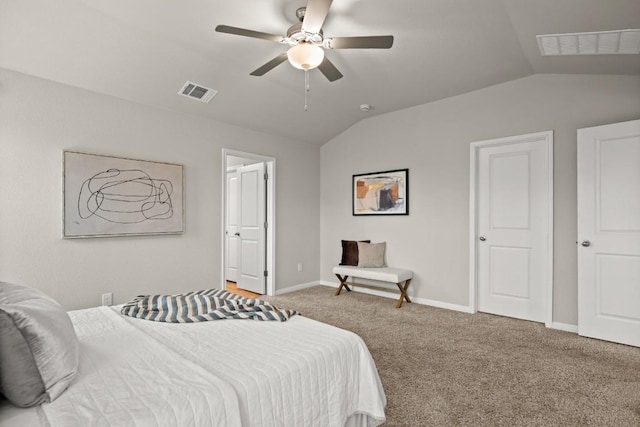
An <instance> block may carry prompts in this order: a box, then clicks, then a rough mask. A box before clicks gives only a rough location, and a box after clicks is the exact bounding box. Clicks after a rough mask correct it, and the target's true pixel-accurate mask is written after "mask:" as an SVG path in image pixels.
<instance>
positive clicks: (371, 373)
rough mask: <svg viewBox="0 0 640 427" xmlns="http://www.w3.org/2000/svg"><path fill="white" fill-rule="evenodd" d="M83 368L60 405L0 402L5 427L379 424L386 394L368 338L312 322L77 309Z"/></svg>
mask: <svg viewBox="0 0 640 427" xmlns="http://www.w3.org/2000/svg"><path fill="white" fill-rule="evenodd" d="M69 314H70V316H71V319H72V321H73V323H74V327H75V328H76V332H77V334H78V338H79V340H80V343H81V362H80V374H79V376H78V378H77V379H76V380H75V381H74V383H73V384H72V385H71V386H70V387H69V389H68V390H67V391H66V392H65V393H63V394H62V395H61V396H60V397H59V398H58V399H57V400H55V401H54V402H52V403H48V404H43V405H41V406H40V407H37V408H29V409H18V408H15V407H12V406H11V405H9V404H7V403H6V401H5V402H3V403H2V404H0V425H2V426H5V425H6V426H11V425H50V426H52V427H56V426H65V427H66V426H87V425H92V426H230V427H232V426H251V427H253V426H256V427H260V426H264V427H269V426H271V427H287V426H291V427H300V426H322V427H327V426H340V427H342V426H345V425H348V426H355V425H359V426H369V427H373V426H377V425H379V424H382V423H383V422H384V420H385V415H384V408H385V406H386V399H385V395H384V391H383V389H382V385H381V383H380V379H379V377H378V373H377V370H376V367H375V364H374V362H373V359H372V358H371V355H370V353H369V351H368V349H367V347H366V345H365V344H364V342H363V341H362V339H360V337H358V336H357V335H355V334H353V333H351V332H349V331H345V330H342V329H338V328H335V327H332V326H329V325H326V324H323V323H320V322H316V321H313V320H311V319H308V318H305V317H302V316H294V317H292V318H291V319H290V320H288V321H287V322H256V321H251V320H220V321H209V322H200V323H192V324H169V323H160V322H152V321H146V320H140V319H135V318H129V317H125V316H122V315H120V314H119V312H118V311H117V309H116V308H111V307H96V308H92V309H87V310H79V311H74V312H70V313H69Z"/></svg>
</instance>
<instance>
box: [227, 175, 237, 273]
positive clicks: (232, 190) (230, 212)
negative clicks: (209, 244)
mask: <svg viewBox="0 0 640 427" xmlns="http://www.w3.org/2000/svg"><path fill="white" fill-rule="evenodd" d="M225 215H226V216H227V218H226V230H225V238H226V239H227V244H226V246H225V248H226V262H225V266H226V271H225V279H226V280H227V281H230V282H237V281H238V248H239V245H238V235H239V234H240V231H239V224H238V217H239V215H238V173H237V172H236V171H233V172H227V200H226V212H225Z"/></svg>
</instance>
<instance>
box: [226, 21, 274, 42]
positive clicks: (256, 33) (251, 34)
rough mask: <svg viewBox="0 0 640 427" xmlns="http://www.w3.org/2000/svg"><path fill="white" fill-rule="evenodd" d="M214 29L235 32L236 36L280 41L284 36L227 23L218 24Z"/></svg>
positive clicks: (229, 32) (228, 32)
mask: <svg viewBox="0 0 640 427" xmlns="http://www.w3.org/2000/svg"><path fill="white" fill-rule="evenodd" d="M216 31H217V32H219V33H227V34H235V35H237V36H245V37H253V38H255V39H263V40H269V41H272V42H277V43H280V42H282V41H284V37H282V36H278V35H276V34H269V33H262V32H260V31H253V30H246V29H244V28H238V27H230V26H228V25H218V26H217V27H216Z"/></svg>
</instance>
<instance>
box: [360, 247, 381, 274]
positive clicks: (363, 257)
mask: <svg viewBox="0 0 640 427" xmlns="http://www.w3.org/2000/svg"><path fill="white" fill-rule="evenodd" d="M386 247H387V242H382V243H364V242H358V267H375V268H380V267H386V266H387V265H386V264H385V262H384V251H385V249H386Z"/></svg>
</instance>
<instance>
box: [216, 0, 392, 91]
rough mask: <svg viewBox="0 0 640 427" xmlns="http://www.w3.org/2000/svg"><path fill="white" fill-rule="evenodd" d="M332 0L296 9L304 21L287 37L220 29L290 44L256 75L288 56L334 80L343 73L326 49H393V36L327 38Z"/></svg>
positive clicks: (314, 0) (316, 0)
mask: <svg viewBox="0 0 640 427" xmlns="http://www.w3.org/2000/svg"><path fill="white" fill-rule="evenodd" d="M331 2H332V0H308V2H307V7H301V8H299V9H298V10H296V16H297V18H298V19H299V20H300V23H299V24H295V25H293V26H292V27H291V28H289V29H288V30H287V35H286V36H278V35H276V34H269V33H263V32H260V31H253V30H246V29H244V28H238V27H230V26H228V25H218V26H217V27H216V31H218V32H220V33H228V34H235V35H238V36H245V37H253V38H257V39H264V40H269V41H273V42H276V43H280V44H286V45H289V46H290V48H289V50H288V51H287V52H285V53H282V54H280V55H278V56H276V57H275V58H273V59H272V60H271V61H269V62H267V63H266V64H264V65H263V66H261V67H259V68H258V69H256V70H255V71H253V72H252V73H251V75H252V76H262V75H264V74H266V73H267V72H268V71H271V70H272V69H273V68H275V67H277V66H278V65H280V64H282V63H283V62H284V61H286V60H287V59H288V60H289V62H290V63H291V65H293V66H294V67H296V68H299V69H302V70H305V71H307V70H311V69H313V68H318V69H319V70H320V72H321V73H322V74H324V76H325V77H326V78H327V79H328V80H329V81H330V82H333V81H335V80H338V79H340V78H341V77H342V73H341V72H340V71H339V70H338V69H337V68H336V67H335V65H333V63H332V62H331V61H330V60H329V59H328V58H327V57H326V56H325V54H324V49H389V48H390V47H391V46H392V45H393V36H364V37H332V38H325V37H324V34H323V31H322V24H323V23H324V21H325V19H326V17H327V14H328V13H329V7H330V6H331ZM323 48H324V49H323Z"/></svg>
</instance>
